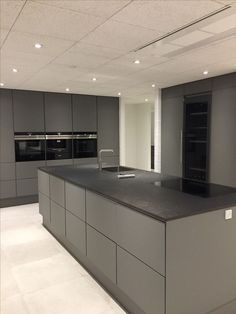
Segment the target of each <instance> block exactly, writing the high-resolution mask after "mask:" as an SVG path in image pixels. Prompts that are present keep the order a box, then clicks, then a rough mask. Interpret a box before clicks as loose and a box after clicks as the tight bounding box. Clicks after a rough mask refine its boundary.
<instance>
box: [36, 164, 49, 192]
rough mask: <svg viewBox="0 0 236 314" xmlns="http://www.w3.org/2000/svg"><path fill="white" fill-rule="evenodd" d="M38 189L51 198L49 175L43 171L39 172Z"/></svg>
mask: <svg viewBox="0 0 236 314" xmlns="http://www.w3.org/2000/svg"><path fill="white" fill-rule="evenodd" d="M38 188H39V191H40V192H41V193H43V194H45V195H47V196H48V197H49V175H48V174H47V173H46V172H43V171H41V170H38Z"/></svg>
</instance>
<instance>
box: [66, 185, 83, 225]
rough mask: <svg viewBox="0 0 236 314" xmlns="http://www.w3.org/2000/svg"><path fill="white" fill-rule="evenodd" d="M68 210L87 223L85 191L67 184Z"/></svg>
mask: <svg viewBox="0 0 236 314" xmlns="http://www.w3.org/2000/svg"><path fill="white" fill-rule="evenodd" d="M65 193H66V209H67V210H68V211H70V212H71V213H72V214H74V215H75V216H77V217H79V218H80V219H82V220H84V221H85V189H83V188H80V187H78V186H76V185H74V184H71V183H68V182H66V183H65Z"/></svg>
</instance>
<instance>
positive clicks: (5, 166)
mask: <svg viewBox="0 0 236 314" xmlns="http://www.w3.org/2000/svg"><path fill="white" fill-rule="evenodd" d="M15 178H16V168H15V163H13V162H11V163H6V162H5V163H0V181H6V180H15Z"/></svg>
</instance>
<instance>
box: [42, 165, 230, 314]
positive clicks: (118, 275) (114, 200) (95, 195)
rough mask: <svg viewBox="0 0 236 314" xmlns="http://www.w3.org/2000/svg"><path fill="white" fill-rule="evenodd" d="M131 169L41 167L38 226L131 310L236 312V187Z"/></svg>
mask: <svg viewBox="0 0 236 314" xmlns="http://www.w3.org/2000/svg"><path fill="white" fill-rule="evenodd" d="M131 172H132V173H134V174H135V177H134V178H128V179H118V178H117V173H115V172H109V171H106V170H103V171H99V170H98V169H97V166H92V165H90V166H80V167H78V166H59V167H43V168H40V170H39V172H38V180H39V208H40V213H41V214H42V216H43V225H44V226H45V227H46V228H47V229H48V230H49V231H50V232H51V233H52V234H53V235H54V236H55V237H56V238H57V239H58V240H59V241H60V242H61V243H62V244H63V245H64V247H65V248H67V250H68V251H69V252H70V253H71V254H72V255H73V256H74V257H75V258H76V259H77V260H78V261H79V262H80V263H81V264H82V265H84V267H85V268H86V269H87V270H88V271H89V272H90V273H91V274H92V275H93V276H94V277H95V278H96V279H97V280H98V282H99V283H100V284H101V285H102V286H103V287H104V288H105V289H106V290H107V291H108V292H109V293H110V294H111V295H112V296H113V297H114V298H115V299H116V300H117V301H118V302H119V303H120V304H121V305H122V306H123V307H124V308H125V309H126V310H127V311H128V312H130V313H134V314H144V313H146V314H206V313H209V314H210V313H211V314H234V313H236V219H235V215H236V190H235V189H233V188H226V187H221V186H214V185H212V186H210V187H207V189H204V191H203V190H202V188H201V187H200V191H199V194H200V196H199V195H192V194H190V193H189V192H190V191H192V190H193V187H192V186H190V188H189V187H187V189H186V191H185V192H187V193H183V190H184V188H186V182H182V181H179V180H180V179H178V178H174V177H167V176H163V175H160V174H157V173H153V172H148V171H141V170H136V169H134V170H132V171H131ZM173 182H174V183H173ZM176 182H177V183H176ZM170 183H171V184H170ZM180 186H181V191H180V189H179V187H180ZM176 187H178V188H176ZM195 188H196V187H195ZM198 189H199V187H198ZM192 192H193V191H192ZM231 213H232V219H226V218H230V215H231Z"/></svg>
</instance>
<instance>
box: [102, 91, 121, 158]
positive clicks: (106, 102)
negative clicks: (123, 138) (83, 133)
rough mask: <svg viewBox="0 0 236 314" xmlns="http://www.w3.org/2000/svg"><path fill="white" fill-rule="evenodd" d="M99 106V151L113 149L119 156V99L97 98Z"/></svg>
mask: <svg viewBox="0 0 236 314" xmlns="http://www.w3.org/2000/svg"><path fill="white" fill-rule="evenodd" d="M97 106H98V149H99V150H100V149H102V148H111V149H113V150H114V155H115V156H119V98H115V97H97ZM104 156H105V155H104ZM109 156H111V155H110V154H109ZM111 159H112V158H111Z"/></svg>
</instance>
